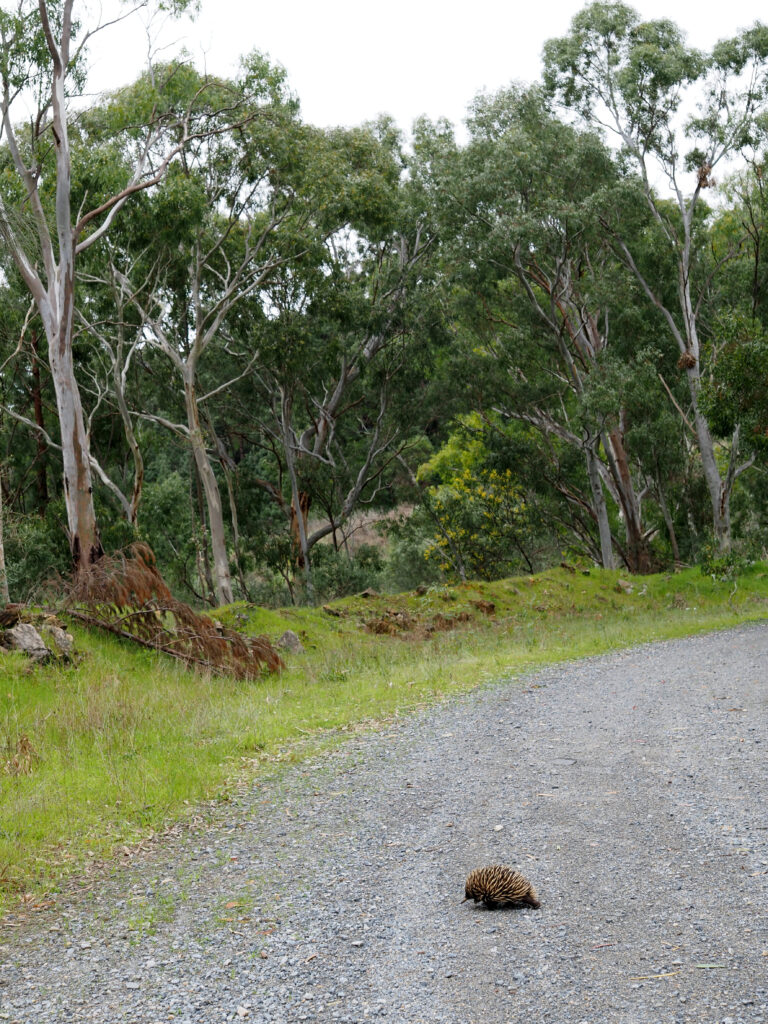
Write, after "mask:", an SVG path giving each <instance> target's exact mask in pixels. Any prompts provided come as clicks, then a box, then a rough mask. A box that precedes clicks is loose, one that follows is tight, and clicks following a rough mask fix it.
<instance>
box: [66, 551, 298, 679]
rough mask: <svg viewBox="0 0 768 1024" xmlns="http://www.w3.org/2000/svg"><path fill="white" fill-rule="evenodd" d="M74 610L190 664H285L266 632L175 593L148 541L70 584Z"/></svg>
mask: <svg viewBox="0 0 768 1024" xmlns="http://www.w3.org/2000/svg"><path fill="white" fill-rule="evenodd" d="M66 607H67V611H68V613H69V614H70V615H72V616H74V617H75V618H77V619H79V620H80V621H82V622H85V623H87V624H89V625H92V626H98V627H100V628H102V629H106V630H109V632H111V633H115V634H117V636H122V637H125V638H127V639H129V640H133V641H135V642H136V643H139V644H141V645H142V646H144V647H151V648H153V649H154V650H158V651H162V652H163V653H165V654H170V655H171V656H172V657H174V658H179V659H180V660H181V661H183V662H185V663H186V664H188V665H195V666H199V667H202V668H207V669H210V670H211V671H214V672H227V673H231V674H232V675H235V676H237V677H239V678H254V677H255V676H258V675H261V673H262V672H263V671H264V669H265V668H266V669H268V670H269V671H272V672H274V671H276V670H277V669H279V668H281V667H282V666H283V662H282V660H281V658H280V655H279V654H278V653H277V651H276V650H275V648H274V647H273V646H272V644H271V643H270V642H269V640H268V639H267V638H266V637H245V636H242V634H240V633H237V632H235V631H234V630H232V629H227V628H226V627H224V626H222V625H221V623H218V622H215V621H214V620H213V619H211V618H209V617H208V616H207V615H200V614H198V612H196V611H194V610H193V609H192V608H190V607H189V605H187V604H184V602H183V601H179V600H177V599H176V598H175V597H174V596H173V594H171V592H170V590H169V589H168V586H167V584H166V582H165V580H164V579H163V577H162V576H161V575H160V572H159V571H158V568H157V566H156V564H155V556H154V553H153V552H152V549H151V548H150V547H149V545H148V544H142V543H136V544H132V545H131V546H130V547H129V548H127V549H126V550H125V551H120V552H117V553H116V554H114V555H105V556H104V557H103V558H101V559H99V561H98V562H96V564H95V565H93V566H90V567H89V569H88V571H87V572H82V573H80V574H78V576H77V577H76V578H75V579H74V581H72V582H71V583H69V584H68V585H67V587H66Z"/></svg>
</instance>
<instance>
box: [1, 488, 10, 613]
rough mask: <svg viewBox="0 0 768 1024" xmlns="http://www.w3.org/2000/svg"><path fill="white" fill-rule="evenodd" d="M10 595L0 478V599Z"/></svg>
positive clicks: (6, 598)
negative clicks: (6, 567)
mask: <svg viewBox="0 0 768 1024" xmlns="http://www.w3.org/2000/svg"><path fill="white" fill-rule="evenodd" d="M10 599H11V595H10V593H9V591H8V573H7V572H6V570H5V530H4V520H3V481H2V479H0V601H2V602H3V604H8V602H9V601H10Z"/></svg>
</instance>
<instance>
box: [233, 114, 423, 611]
mask: <svg viewBox="0 0 768 1024" xmlns="http://www.w3.org/2000/svg"><path fill="white" fill-rule="evenodd" d="M327 142H328V144H329V145H330V146H331V147H332V152H333V153H334V154H335V156H334V159H333V161H332V162H331V163H328V164H327V165H326V168H325V173H324V175H323V177H322V179H319V178H317V177H316V181H315V186H314V188H315V189H317V188H321V189H322V190H323V191H324V192H325V195H326V198H325V200H324V201H323V203H322V214H321V215H320V216H318V220H317V225H316V228H317V230H316V233H315V236H314V244H313V245H311V246H308V247H307V250H306V252H305V253H304V254H303V256H302V258H301V259H300V260H296V261H293V262H290V263H286V264H284V265H283V266H282V267H280V268H279V269H278V270H277V271H276V272H275V273H274V274H273V275H272V276H271V277H270V279H269V281H267V282H265V284H264V287H263V293H262V294H261V295H260V296H258V297H256V298H255V299H254V300H253V304H252V305H253V306H254V307H255V308H253V309H252V310H249V307H247V306H246V307H244V310H243V315H241V325H242V329H243V330H244V332H245V334H248V333H250V335H251V337H252V339H253V344H254V346H257V347H258V352H259V356H258V360H257V362H256V364H255V365H254V368H253V377H252V383H253V387H254V393H255V396H256V397H257V399H258V402H257V403H256V402H254V403H252V409H253V413H252V414H253V415H254V416H255V417H256V422H257V423H258V429H259V432H260V440H259V442H258V443H259V445H260V446H261V449H262V451H263V452H264V453H269V458H268V459H267V465H269V469H265V471H264V472H263V475H262V476H261V477H260V480H261V486H262V487H263V489H264V490H265V491H266V492H267V493H268V494H269V495H270V497H271V499H272V500H273V501H274V502H275V503H276V505H277V506H278V507H279V509H280V510H281V513H282V514H283V516H284V520H285V523H286V528H287V530H288V533H289V535H290V537H291V543H292V550H293V564H294V568H295V569H296V570H297V571H298V572H299V573H300V574H301V575H303V577H304V581H305V586H306V591H307V594H308V596H309V598H310V599H311V597H312V591H313V584H312V570H311V551H312V549H313V548H314V546H315V545H316V544H317V543H318V542H319V541H320V540H322V539H323V538H325V537H332V538H334V539H336V537H337V531H339V530H341V529H343V527H344V524H345V523H346V522H347V521H348V520H349V518H350V516H351V515H352V513H353V512H354V511H355V509H356V508H357V507H358V506H359V505H360V503H361V502H371V501H373V500H375V498H376V495H377V494H378V493H379V491H380V489H381V488H382V487H383V486H384V481H385V480H386V479H387V478H388V477H387V474H388V473H389V477H391V475H392V471H393V469H394V467H395V465H399V462H398V460H399V459H400V458H401V457H403V455H404V452H405V451H406V449H408V447H409V445H410V441H411V437H410V431H411V429H412V425H413V423H414V418H415V416H418V412H419V411H420V412H422V413H423V408H422V409H420V410H416V408H415V407H416V405H417V404H418V394H419V388H420V387H421V386H422V385H423V380H424V367H425V366H426V365H427V364H428V363H429V359H430V353H431V341H432V340H433V339H434V336H435V332H436V330H437V324H438V323H439V320H440V317H439V313H438V312H437V311H436V309H435V303H434V295H435V281H434V276H433V273H434V268H433V266H432V264H431V262H430V256H431V252H432V239H431V235H430V234H429V232H427V231H425V230H423V226H422V224H421V221H420V211H419V210H418V209H416V208H415V207H414V206H413V205H412V204H411V201H410V200H411V194H410V190H409V187H408V184H407V183H406V182H404V181H403V180H402V179H401V176H402V155H401V151H400V141H399V136H398V135H397V133H396V132H394V131H393V128H392V126H391V124H390V123H389V122H386V121H384V122H380V123H378V124H375V125H368V126H363V127H361V128H356V129H352V130H341V129H338V130H334V131H332V132H330V133H329V134H328V137H327ZM244 415H247V413H246V412H244ZM313 506H314V509H315V516H314V518H315V522H314V524H313V525H311V526H310V508H311V507H313ZM318 512H319V513H320V515H319V517H318V515H317V513H318Z"/></svg>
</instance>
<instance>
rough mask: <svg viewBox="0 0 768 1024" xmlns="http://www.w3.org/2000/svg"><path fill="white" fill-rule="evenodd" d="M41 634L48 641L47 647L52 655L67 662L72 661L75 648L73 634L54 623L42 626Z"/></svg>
mask: <svg viewBox="0 0 768 1024" xmlns="http://www.w3.org/2000/svg"><path fill="white" fill-rule="evenodd" d="M40 632H41V634H42V636H43V639H44V640H45V641H48V643H47V647H48V650H49V651H50V652H51V653H52V654H54V655H55V656H56V657H57V658H63V659H64V660H65V661H70V660H71V658H72V652H73V651H74V647H75V638H74V637H73V636H72V634H71V633H67V632H66V631H65V630H63V629H62V628H61V626H58V625H54V624H53V623H52V622H46V623H45V625H43V626H41V627H40Z"/></svg>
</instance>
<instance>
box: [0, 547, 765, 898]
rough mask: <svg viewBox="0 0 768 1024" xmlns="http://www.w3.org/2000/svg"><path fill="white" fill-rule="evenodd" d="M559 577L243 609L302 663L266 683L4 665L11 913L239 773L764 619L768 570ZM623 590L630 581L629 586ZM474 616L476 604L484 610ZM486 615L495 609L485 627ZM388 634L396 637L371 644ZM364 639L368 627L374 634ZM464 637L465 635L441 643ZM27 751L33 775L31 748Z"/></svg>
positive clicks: (2, 865)
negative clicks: (625, 651) (583, 662)
mask: <svg viewBox="0 0 768 1024" xmlns="http://www.w3.org/2000/svg"><path fill="white" fill-rule="evenodd" d="M619 578H620V576H619V574H618V573H606V572H597V571H595V570H593V571H591V572H590V573H589V575H582V574H581V573H580V572H578V571H576V572H572V571H571V572H569V571H566V570H565V569H556V570H552V571H550V572H547V573H542V574H540V575H538V576H536V577H523V578H520V579H515V580H505V581H501V582H498V583H493V584H471V585H470V584H467V585H460V586H455V587H450V588H432V589H430V590H428V591H426V592H425V593H423V594H421V595H418V594H403V595H396V596H386V597H373V598H361V597H356V598H349V599H346V600H343V601H339V602H336V603H334V605H333V609H334V610H335V611H336V612H338V613H339V614H338V615H331V614H329V613H328V612H326V611H324V610H322V609H293V610H286V611H283V612H279V613H278V612H272V611H265V610H262V609H257V608H253V607H250V606H245V605H234V606H232V607H230V608H228V609H224V610H222V611H221V612H220V613H219V614H220V617H221V618H222V619H223V620H224V621H226V622H227V623H229V624H235V625H237V626H238V627H240V628H244V629H245V630H246V631H247V632H252V633H260V632H266V633H268V634H269V635H271V636H272V637H273V638H275V637H277V636H279V635H280V633H281V632H282V631H283V630H284V629H286V628H290V629H293V630H295V631H296V632H297V633H299V635H300V636H301V637H302V640H303V642H304V644H305V647H306V650H305V653H303V654H299V655H288V656H287V659H286V660H287V668H286V670H285V671H284V672H283V673H281V674H280V675H276V676H271V677H266V678H264V679H262V680H259V681H257V682H248V683H246V682H238V681H236V680H233V679H229V678H221V677H216V676H213V677H206V676H203V675H200V674H197V673H193V672H189V671H186V670H185V669H183V668H181V667H180V666H179V665H177V664H175V663H172V662H170V661H169V660H168V659H165V658H163V657H162V656H160V655H154V654H152V653H151V652H148V651H146V650H142V649H139V648H136V647H133V646H131V645H129V644H127V643H124V642H121V641H118V640H116V639H113V638H111V637H109V636H104V635H100V634H97V633H93V632H85V631H83V630H81V629H77V628H73V632H74V634H75V639H76V645H77V648H78V649H79V650H80V651H81V652H82V654H83V656H82V658H81V660H80V661H79V663H78V664H77V665H75V666H68V667H67V666H51V667H31V666H30V664H29V663H28V662H27V661H26V660H25V659H24V658H23V657H22V656H21V655H16V654H3V655H2V662H0V913H1V912H4V911H7V910H8V909H9V908H13V907H14V906H15V905H17V903H18V900H19V897H22V898H23V899H25V900H26V901H27V902H32V903H34V902H35V901H40V900H42V899H44V898H45V894H51V893H55V892H57V891H59V890H60V889H61V887H62V886H64V885H66V884H71V883H72V882H77V881H78V880H79V879H82V880H83V884H85V879H86V877H87V876H86V873H84V870H83V867H84V864H85V863H86V862H87V861H88V860H90V859H98V860H104V859H106V860H109V859H110V858H112V857H114V856H115V855H116V854H119V851H120V850H121V848H123V847H124V846H130V845H131V844H132V843H135V842H138V841H140V840H141V839H142V838H145V837H146V836H147V835H148V834H151V832H152V831H153V830H159V829H162V828H163V827H164V826H165V825H167V824H169V823H171V822H173V821H177V820H179V819H180V818H183V817H184V816H185V815H186V814H188V813H189V812H190V810H191V809H194V808H195V806H196V805H198V806H199V805H200V804H201V803H203V802H205V801H209V800H214V799H217V798H223V797H226V796H227V794H228V793H229V792H230V791H231V789H232V787H233V786H234V785H236V783H237V782H238V780H241V779H242V778H243V775H244V773H245V774H248V773H250V774H253V773H254V772H255V773H258V772H262V771H265V770H274V765H275V763H286V762H290V761H293V760H297V759H300V758H301V757H304V756H307V755H308V754H309V753H313V752H316V751H317V749H318V747H319V746H327V745H329V744H333V743H337V742H340V741H341V740H342V739H343V737H344V735H345V731H346V730H349V729H352V728H356V727H360V725H361V723H376V722H380V721H382V720H386V719H388V718H391V717H392V716H394V715H398V714H402V713H406V712H408V711H411V710H412V709H414V708H416V707H421V706H424V705H425V704H428V703H430V702H432V701H435V700H437V699H441V698H443V697H445V696H447V695H450V694H451V693H458V692H463V691H467V690H469V689H472V688H473V687H476V686H478V685H480V684H483V683H485V682H487V681H489V680H495V679H500V678H507V677H510V676H513V675H516V674H519V673H521V672H523V671H525V670H529V669H533V668H535V667H537V666H540V665H543V664H546V663H551V662H556V661H561V660H565V659H569V658H580V657H584V656H587V655H593V654H597V653H600V652H603V651H607V650H612V649H616V648H621V647H628V646H631V645H634V644H637V643H640V642H643V641H648V640H654V639H661V638H669V637H679V636H685V635H689V634H693V633H696V632H700V631H703V630H709V629H716V628H721V627H725V626H730V625H734V624H736V623H739V622H744V621H747V620H750V619H759V618H765V617H767V616H768V571H766V567H765V566H758V567H755V568H754V569H753V570H751V571H750V572H749V573H747V574H745V575H743V576H741V577H740V578H739V579H738V581H737V582H736V583H734V582H733V581H730V582H716V581H713V580H711V579H709V578H707V577H704V576H703V575H702V574H701V573H700V572H698V570H686V571H685V572H683V573H680V574H678V575H675V576H662V575H659V576H651V577H643V578H634V579H632V580H631V581H630V582H631V586H632V592H631V593H627V592H626V591H625V589H624V588H623V587H622V586H621V585H619V584H618V582H617V581H618V580H619ZM623 579H625V580H627V579H628V577H623ZM473 602H476V603H473ZM478 602H493V604H494V605H495V612H494V614H493V615H489V614H488V612H489V611H490V609H489V608H488V607H486V608H485V610H483V609H482V608H481V607H479V606H478ZM372 622H373V623H378V625H377V626H376V627H375V628H379V629H381V628H385V629H391V630H392V631H393V632H394V635H387V634H386V633H385V634H377V633H373V632H370V631H369V629H370V624H371V623H372ZM366 624H368V627H367V628H366ZM446 627H453V628H446ZM22 737H26V738H27V740H28V741H29V744H31V748H32V751H33V755H32V759H31V761H28V762H27V763H24V764H23V768H24V769H27V768H28V769H29V770H23V771H22V772H21V773H18V772H17V769H15V768H14V766H13V759H14V757H15V756H16V755H17V752H18V750H19V741H20V739H21V738H22Z"/></svg>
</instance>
